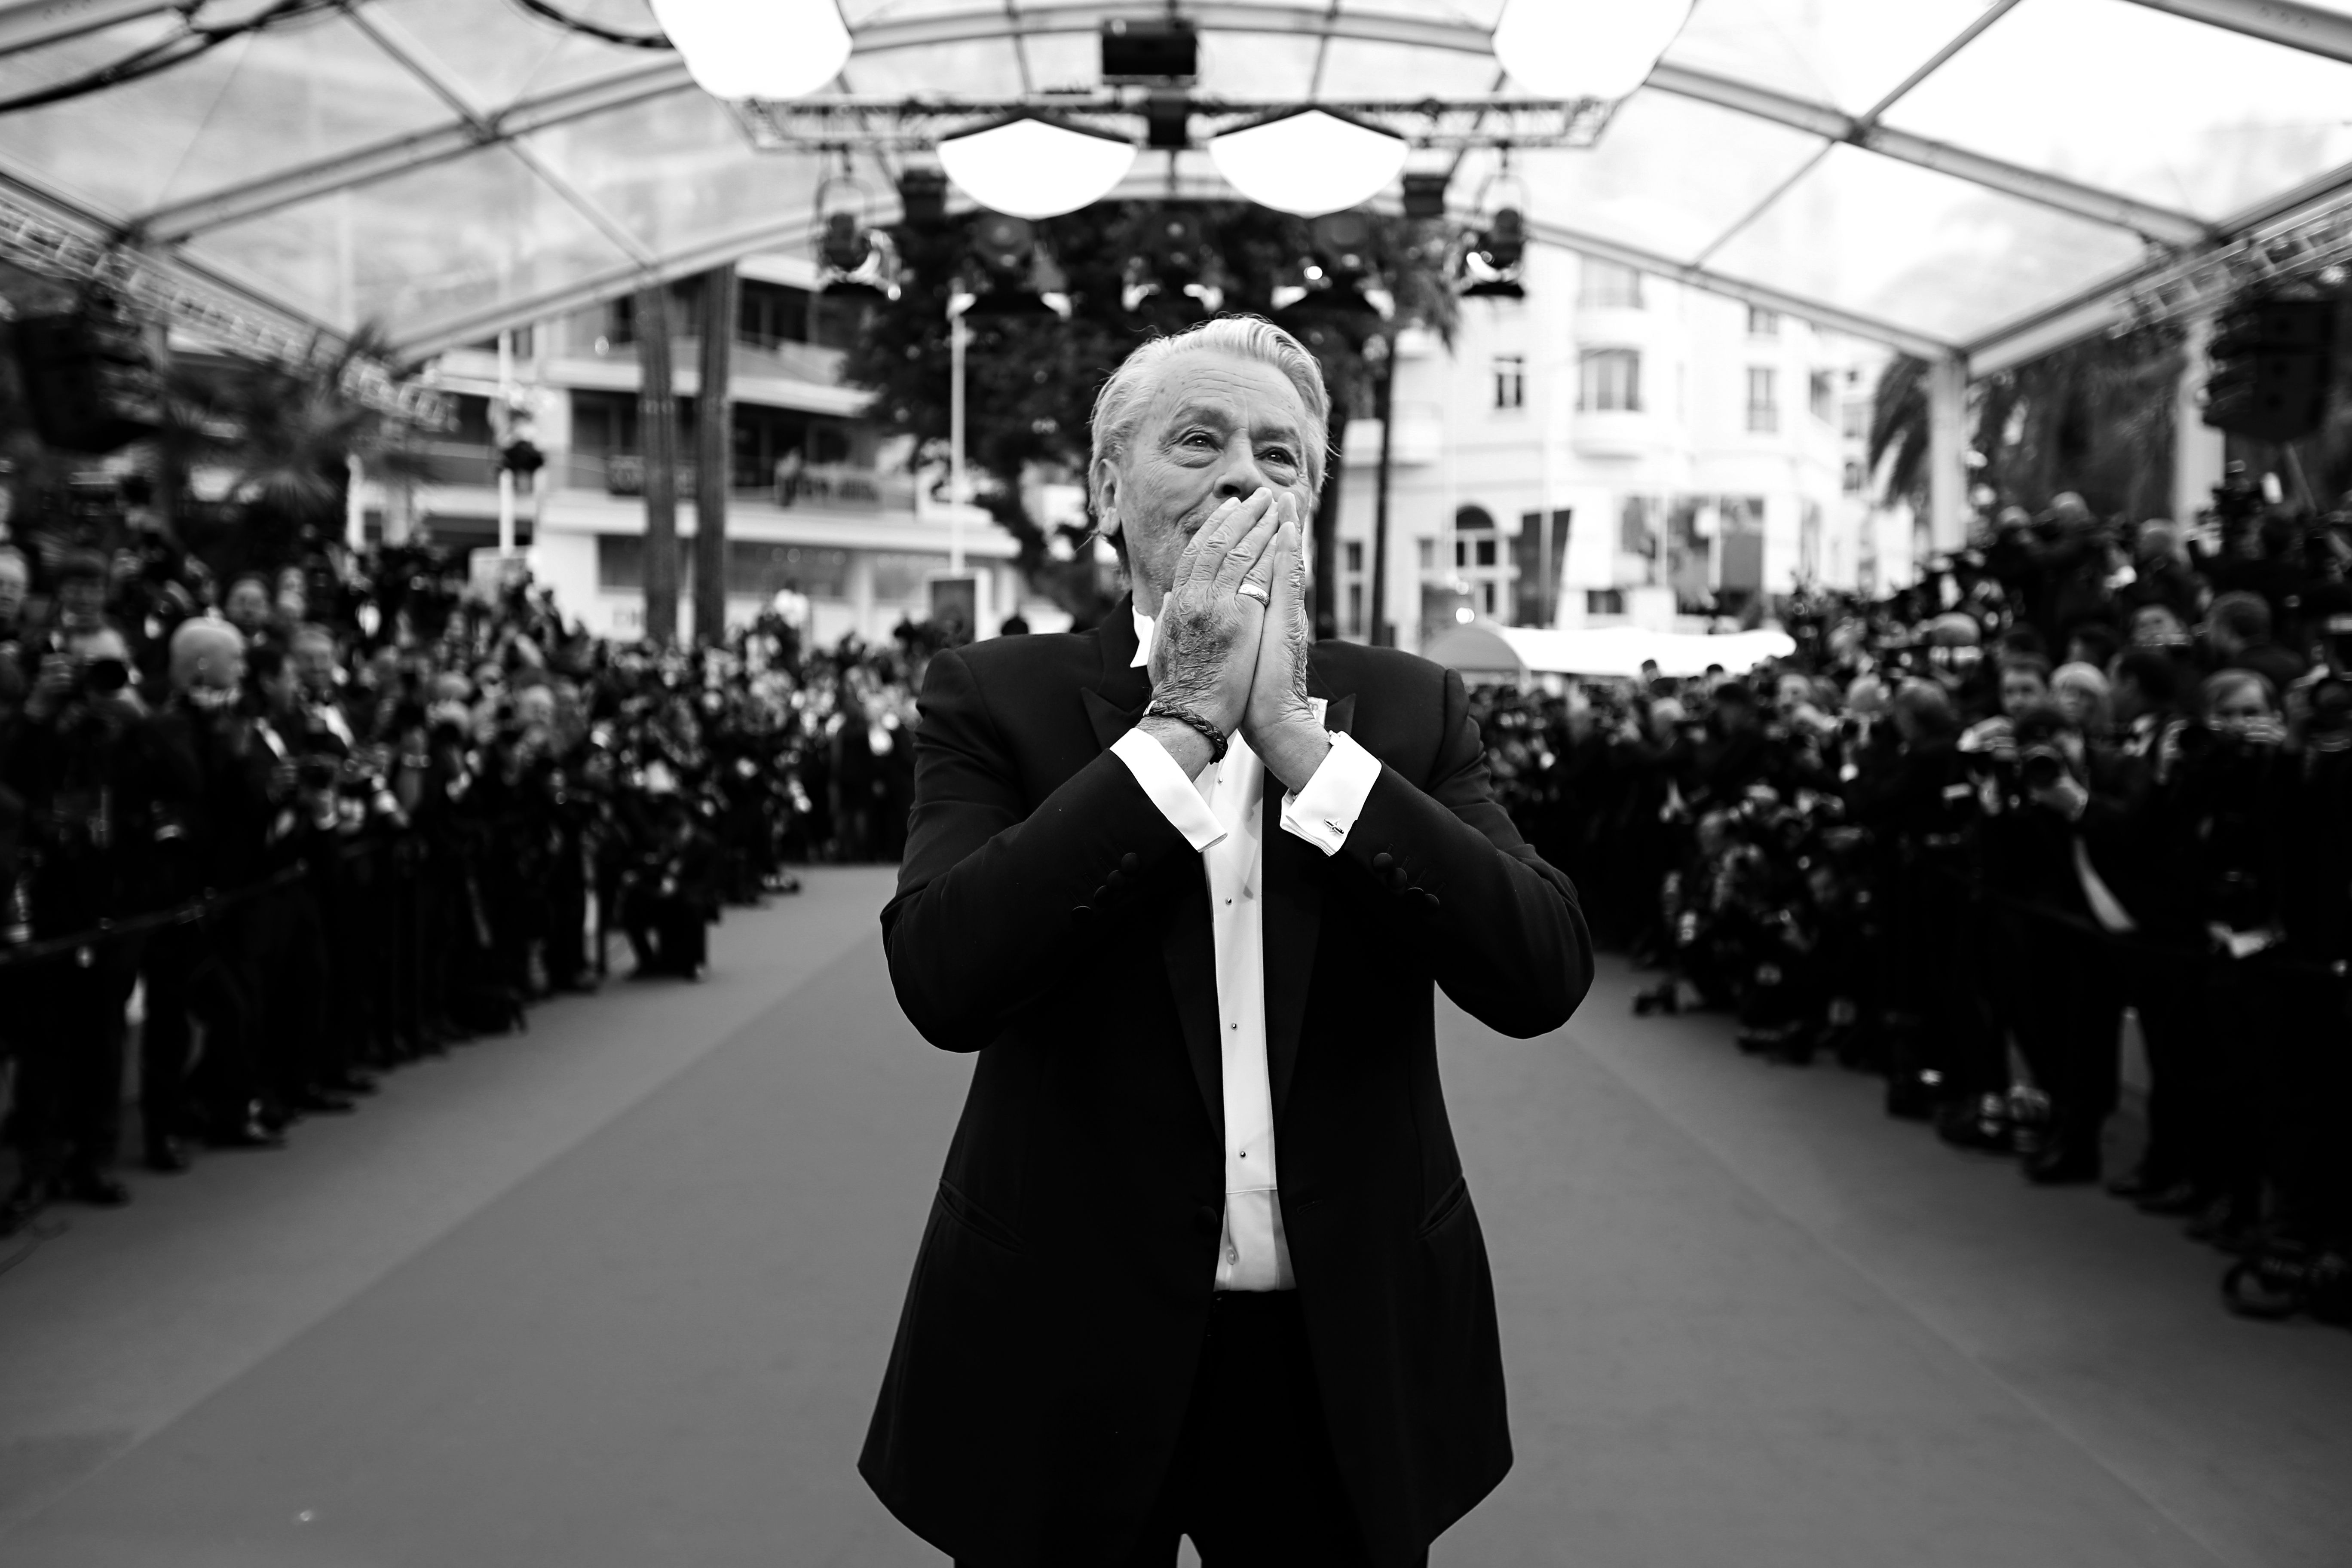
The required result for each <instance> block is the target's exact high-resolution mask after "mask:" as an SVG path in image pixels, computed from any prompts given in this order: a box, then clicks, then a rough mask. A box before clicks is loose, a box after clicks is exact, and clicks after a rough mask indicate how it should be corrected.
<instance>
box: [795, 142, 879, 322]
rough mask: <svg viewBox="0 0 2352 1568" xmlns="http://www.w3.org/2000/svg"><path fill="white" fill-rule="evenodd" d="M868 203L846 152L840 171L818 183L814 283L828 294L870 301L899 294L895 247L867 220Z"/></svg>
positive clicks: (828, 295)
mask: <svg viewBox="0 0 2352 1568" xmlns="http://www.w3.org/2000/svg"><path fill="white" fill-rule="evenodd" d="M815 205H816V223H815V239H816V258H817V289H818V292H820V293H822V294H823V295H824V297H825V298H826V299H828V300H846V301H851V302H855V303H857V304H860V305H864V306H871V305H875V304H878V303H881V302H883V301H885V300H896V299H898V248H897V247H895V246H893V245H892V244H891V243H890V236H889V234H888V233H887V231H885V230H884V229H881V228H879V227H877V226H875V225H873V224H872V223H870V222H869V221H868V209H869V205H870V204H869V200H868V196H867V193H866V187H865V185H864V184H861V183H860V182H859V181H858V179H857V177H856V174H852V173H851V171H850V166H849V157H848V154H847V153H844V154H843V155H842V160H841V170H840V172H839V173H838V174H831V175H828V176H827V177H826V178H825V179H824V180H823V181H822V182H820V183H819V184H818V185H817V188H816V203H815Z"/></svg>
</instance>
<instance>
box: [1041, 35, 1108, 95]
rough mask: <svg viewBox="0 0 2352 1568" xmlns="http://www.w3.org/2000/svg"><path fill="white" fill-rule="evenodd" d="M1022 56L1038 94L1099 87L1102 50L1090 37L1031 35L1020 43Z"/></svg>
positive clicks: (1100, 83)
mask: <svg viewBox="0 0 2352 1568" xmlns="http://www.w3.org/2000/svg"><path fill="white" fill-rule="evenodd" d="M1021 53H1022V55H1023V56H1024V58H1026V59H1027V60H1028V62H1029V80H1030V81H1031V83H1032V84H1033V85H1034V87H1035V88H1036V89H1037V90H1038V91H1039V92H1054V91H1057V90H1059V89H1066V88H1074V87H1075V88H1085V89H1087V90H1089V91H1091V90H1092V89H1095V88H1097V87H1099V86H1101V85H1102V50H1101V47H1100V46H1099V45H1098V44H1097V43H1096V42H1095V37H1094V35H1093V34H1092V33H1031V34H1029V35H1028V36H1027V37H1024V38H1023V39H1022V40H1021Z"/></svg>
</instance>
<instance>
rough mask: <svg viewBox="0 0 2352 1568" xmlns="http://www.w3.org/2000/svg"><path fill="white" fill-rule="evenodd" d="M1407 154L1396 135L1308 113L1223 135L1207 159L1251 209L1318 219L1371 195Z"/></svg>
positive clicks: (1211, 145)
mask: <svg viewBox="0 0 2352 1568" xmlns="http://www.w3.org/2000/svg"><path fill="white" fill-rule="evenodd" d="M1407 151H1408V149H1407V147H1406V145H1405V140H1404V138H1403V137H1402V136H1396V135H1391V133H1390V132H1386V131H1377V130H1374V129H1373V128H1372V127H1370V126H1369V125H1359V124H1357V123H1356V122H1355V121H1352V120H1342V119H1340V118H1339V116H1338V115H1336V114H1329V113H1326V112H1325V111H1324V110H1319V109H1309V110H1301V111H1300V112H1298V113H1296V114H1286V115H1284V116H1283V117H1282V118H1281V119H1279V120H1269V121H1265V122H1264V123H1262V124H1258V125H1252V126H1249V127H1247V128H1246V129H1244V130H1241V131H1229V132H1226V133H1225V134H1224V135H1223V136H1219V137H1217V138H1215V139H1214V140H1213V141H1212V142H1210V143H1209V161H1210V162H1211V163H1214V164H1216V166H1217V173H1219V174H1223V176H1224V177H1225V179H1226V181H1227V183H1228V184H1231V185H1232V186H1233V187H1234V189H1235V190H1237V191H1239V192H1241V194H1242V195H1245V196H1247V197H1248V198H1249V199H1250V200H1252V201H1254V202H1255V203H1256V204H1257V205H1260V206H1262V207H1272V208H1274V209H1275V210H1276V211H1277V212H1286V213H1297V214H1299V215H1300V216H1305V217H1320V216H1323V215H1324V214H1325V213H1335V212H1340V211H1343V210H1345V209H1346V208H1349V207H1352V206H1360V205H1362V204H1363V203H1365V202H1367V201H1370V199H1371V198H1372V197H1373V196H1375V195H1379V194H1380V192H1381V189H1382V188H1383V187H1385V186H1386V185H1387V184H1388V183H1389V182H1390V181H1391V180H1393V179H1395V178H1396V177H1397V175H1398V174H1400V173H1401V172H1402V170H1403V168H1404V155H1405V153H1406V152H1407Z"/></svg>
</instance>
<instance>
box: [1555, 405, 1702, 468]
mask: <svg viewBox="0 0 2352 1568" xmlns="http://www.w3.org/2000/svg"><path fill="white" fill-rule="evenodd" d="M1678 434H1679V432H1678V427H1677V426H1676V425H1675V422H1674V421H1672V420H1670V419H1668V418H1666V417H1665V416H1663V415H1659V414H1654V413H1651V412H1649V411H1648V410H1646V409H1626V408H1591V409H1580V410H1579V411H1578V412H1577V413H1576V414H1575V415H1573V416H1571V417H1570V425H1569V439H1570V444H1571V445H1572V446H1574V447H1575V448H1576V451H1577V454H1578V455H1579V456H1580V457H1586V458H1646V457H1649V456H1651V455H1652V454H1653V453H1656V452H1662V451H1664V450H1666V449H1667V448H1669V447H1673V446H1675V444H1676V441H1677V437H1678Z"/></svg>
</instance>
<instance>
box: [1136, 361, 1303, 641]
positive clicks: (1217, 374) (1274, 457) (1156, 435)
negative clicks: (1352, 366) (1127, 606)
mask: <svg viewBox="0 0 2352 1568" xmlns="http://www.w3.org/2000/svg"><path fill="white" fill-rule="evenodd" d="M1149 396H1150V402H1149V404H1148V405H1146V407H1145V409H1144V413H1143V417H1142V419H1141V420H1140V421H1139V423H1138V424H1137V426H1136V429H1135V434H1134V436H1133V437H1132V438H1131V439H1130V440H1129V443H1128V448H1127V451H1126V453H1125V454H1124V455H1123V456H1121V457H1120V458H1118V459H1117V460H1115V461H1114V460H1111V459H1108V458H1107V459H1105V460H1104V461H1102V462H1100V463H1098V464H1097V465H1096V471H1095V475H1094V481H1095V504H1096V508H1097V510H1098V511H1099V512H1101V513H1102V514H1103V516H1104V517H1105V518H1106V519H1111V520H1115V521H1116V522H1117V527H1118V532H1119V533H1120V534H1121V535H1122V536H1123V537H1124V538H1125V540H1126V541H1127V559H1128V567H1129V573H1130V574H1131V575H1132V576H1133V577H1134V579H1135V596H1136V605H1137V607H1138V608H1139V609H1141V610H1142V611H1143V612H1144V613H1145V614H1147V615H1156V614H1158V613H1159V609H1160V597H1161V595H1164V594H1165V593H1166V592H1167V591H1168V586H1169V584H1171V582H1172V581H1173V580H1174V578H1175V575H1176V558H1177V557H1178V556H1179V555H1181V554H1182V553H1183V550H1184V546H1185V544H1186V543H1187V542H1189V541H1190V540H1191V539H1192V536H1193V535H1194V534H1195V533H1198V532H1199V531H1201V527H1202V524H1203V523H1205V522H1207V521H1209V517H1210V514H1211V513H1213V512H1214V511H1215V510H1217V508H1218V507H1219V506H1221V505H1223V503H1224V502H1225V501H1226V500H1247V499H1248V498H1249V497H1250V496H1252V495H1254V494H1255V493H1256V492H1257V491H1258V489H1260V488H1265V489H1271V490H1272V491H1274V493H1275V497H1276V505H1277V506H1283V505H1287V506H1288V508H1289V509H1290V515H1291V516H1292V518H1293V519H1294V520H1295V521H1297V523H1298V525H1299V526H1300V528H1301V529H1302V530H1304V529H1305V528H1306V526H1307V522H1308V520H1309V519H1310V518H1312V516H1313V515H1314V510H1315V497H1314V494H1313V491H1312V490H1311V489H1309V487H1308V482H1307V441H1308V440H1309V439H1310V438H1311V426H1310V425H1309V422H1308V419H1307V405H1306V404H1305V403H1304V402H1303V401H1302V400H1301V399H1300V397H1299V395H1298V391H1297V388H1296V387H1294V386H1292V385H1291V384H1290V382H1289V380H1288V378H1287V377H1286V376H1285V375H1284V374H1282V373H1281V372H1280V371H1278V370H1276V368H1275V367H1274V366H1272V365H1270V364H1266V363H1263V362H1262V361H1258V360H1252V359H1243V358H1241V357H1239V356H1238V355H1234V354H1227V353H1216V352H1214V351H1212V350H1206V349H1196V350H1193V351H1192V352H1190V353H1180V354H1178V355H1177V356H1176V357H1175V358H1173V359H1171V360H1169V361H1168V362H1167V363H1164V364H1162V365H1161V366H1160V369H1159V373H1158V379H1157V381H1156V383H1155V384H1153V386H1152V387H1151V389H1150V394H1149Z"/></svg>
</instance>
